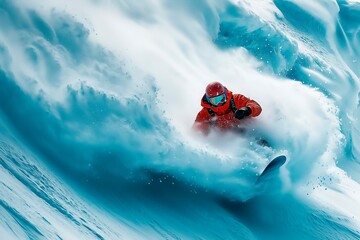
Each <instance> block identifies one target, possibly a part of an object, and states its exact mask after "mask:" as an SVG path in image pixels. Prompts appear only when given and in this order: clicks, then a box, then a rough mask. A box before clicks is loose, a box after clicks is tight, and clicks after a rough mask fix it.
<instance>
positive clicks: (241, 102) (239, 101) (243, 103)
mask: <svg viewBox="0 0 360 240" xmlns="http://www.w3.org/2000/svg"><path fill="white" fill-rule="evenodd" d="M234 100H235V105H236V107H237V108H238V109H239V108H242V107H249V108H251V114H250V115H249V117H256V116H259V115H260V113H261V111H262V109H261V106H260V104H259V103H257V102H256V101H255V100H252V99H250V98H247V97H245V96H244V95H241V94H234Z"/></svg>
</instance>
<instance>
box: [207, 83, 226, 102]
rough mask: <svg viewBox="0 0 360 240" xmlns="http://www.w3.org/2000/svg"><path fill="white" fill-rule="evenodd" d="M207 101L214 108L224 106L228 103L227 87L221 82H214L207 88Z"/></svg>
mask: <svg viewBox="0 0 360 240" xmlns="http://www.w3.org/2000/svg"><path fill="white" fill-rule="evenodd" d="M205 93H206V99H207V101H208V102H209V103H211V104H212V105H213V106H218V105H222V104H224V103H225V102H226V90H225V87H224V86H223V85H222V84H221V83H219V82H212V83H210V84H209V85H207V87H206V91H205Z"/></svg>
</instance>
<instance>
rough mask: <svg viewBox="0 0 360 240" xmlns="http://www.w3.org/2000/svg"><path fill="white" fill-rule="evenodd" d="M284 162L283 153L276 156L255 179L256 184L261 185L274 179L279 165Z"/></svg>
mask: <svg viewBox="0 0 360 240" xmlns="http://www.w3.org/2000/svg"><path fill="white" fill-rule="evenodd" d="M285 162H286V157H285V156H284V155H280V156H277V157H276V158H274V159H273V160H271V162H270V163H269V164H268V165H267V166H266V167H265V169H264V170H263V171H262V173H261V174H260V176H259V177H258V178H257V180H256V185H262V184H264V183H266V182H269V181H271V180H272V179H274V178H275V177H276V176H277V174H278V173H279V170H280V167H281V166H282V165H284V163H285Z"/></svg>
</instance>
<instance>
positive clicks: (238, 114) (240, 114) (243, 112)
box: [234, 107, 251, 120]
mask: <svg viewBox="0 0 360 240" xmlns="http://www.w3.org/2000/svg"><path fill="white" fill-rule="evenodd" d="M250 114H251V108H249V107H242V108H240V109H238V110H236V111H235V112H234V116H235V118H237V119H239V120H241V119H243V118H244V117H247V116H249V115H250Z"/></svg>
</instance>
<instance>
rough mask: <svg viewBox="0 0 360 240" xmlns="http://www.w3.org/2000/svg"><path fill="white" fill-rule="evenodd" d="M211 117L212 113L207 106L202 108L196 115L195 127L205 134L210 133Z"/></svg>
mask: <svg viewBox="0 0 360 240" xmlns="http://www.w3.org/2000/svg"><path fill="white" fill-rule="evenodd" d="M210 118H211V115H210V113H209V112H208V110H207V109H206V108H203V109H201V111H200V112H199V113H198V115H197V116H196V119H195V122H194V125H193V129H195V130H197V131H200V132H202V133H204V134H208V133H209V131H210Z"/></svg>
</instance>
